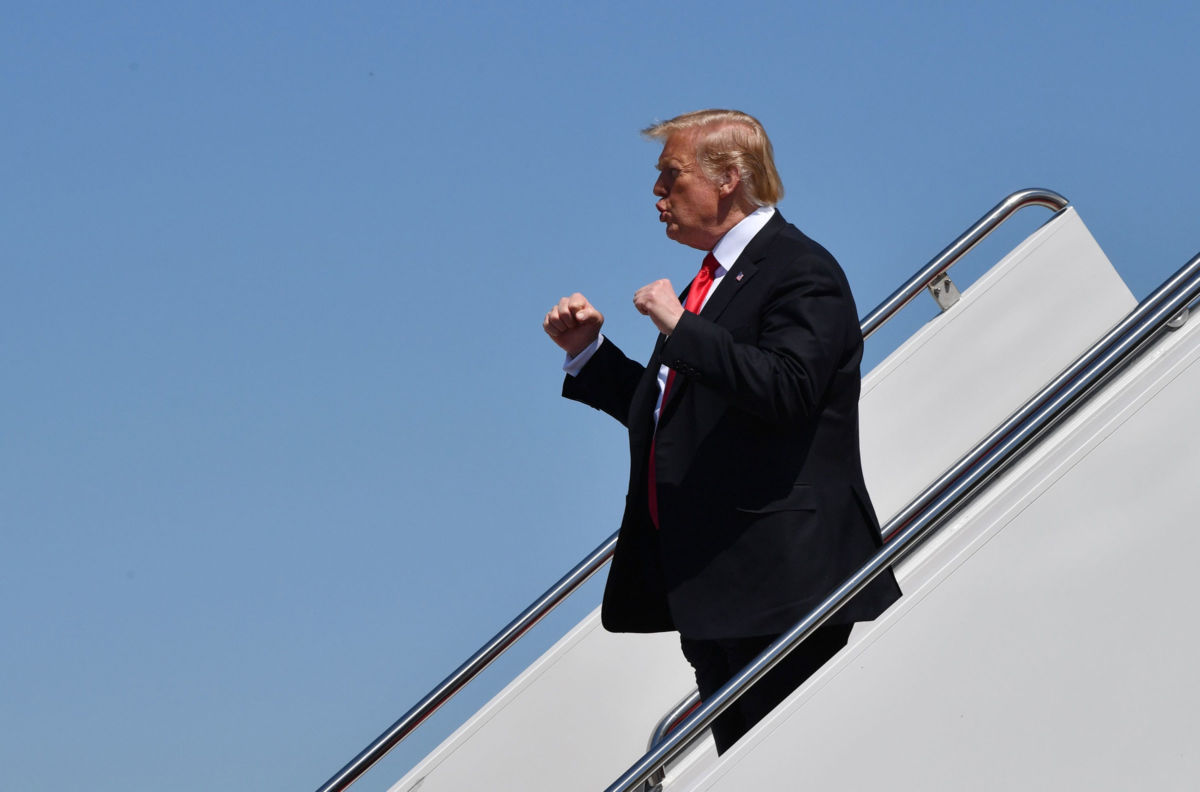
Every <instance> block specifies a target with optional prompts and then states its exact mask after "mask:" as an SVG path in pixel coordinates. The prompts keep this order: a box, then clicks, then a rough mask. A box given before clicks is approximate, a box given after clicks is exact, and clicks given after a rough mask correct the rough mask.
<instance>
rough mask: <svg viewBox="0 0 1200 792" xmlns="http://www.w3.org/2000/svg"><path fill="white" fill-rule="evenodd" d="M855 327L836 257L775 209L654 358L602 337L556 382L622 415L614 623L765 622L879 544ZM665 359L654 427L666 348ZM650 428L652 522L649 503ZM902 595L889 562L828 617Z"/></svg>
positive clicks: (775, 627) (679, 626)
mask: <svg viewBox="0 0 1200 792" xmlns="http://www.w3.org/2000/svg"><path fill="white" fill-rule="evenodd" d="M861 358H862V334H861V332H860V331H859V322H858V316H857V311H856V309H855V306H854V299H853V298H852V296H851V294H850V287H849V285H848V284H847V282H846V277H845V274H844V273H843V272H842V270H841V268H840V267H839V266H838V264H837V262H836V261H835V260H834V258H833V257H832V256H831V255H830V254H829V253H828V252H827V251H826V250H825V249H824V248H822V247H821V246H820V245H818V244H817V243H816V242H814V241H812V240H811V239H809V238H808V237H806V236H805V235H804V234H802V233H801V232H800V231H799V230H798V229H797V228H796V227H795V226H793V225H791V224H789V223H787V222H786V221H784V220H783V218H782V217H781V216H780V215H779V213H778V212H776V213H775V215H774V216H773V217H772V218H771V220H770V221H769V222H768V223H767V225H766V227H764V228H763V230H762V231H760V232H759V233H758V234H757V235H756V236H755V237H754V239H752V240H751V242H750V244H749V245H748V246H747V247H746V249H745V250H744V251H743V253H742V255H741V256H740V257H739V258H738V260H737V261H736V262H734V264H733V265H732V266H731V267H729V268H728V272H727V274H726V276H725V278H724V279H723V280H722V281H721V283H720V285H719V286H718V287H717V288H716V290H715V291H714V292H713V294H712V296H711V297H710V298H709V301H708V304H707V305H705V306H704V309H703V310H702V311H701V312H700V314H699V315H696V314H692V313H684V315H683V317H682V318H681V319H680V320H679V324H678V326H677V327H676V328H675V331H674V332H673V333H672V334H671V335H670V337H669V338H667V337H663V336H659V339H658V342H657V344H656V345H655V347H654V353H653V354H652V355H651V357H650V362H649V364H648V365H642V364H641V363H638V362H636V361H633V360H630V359H629V358H627V357H626V356H625V355H624V354H623V353H622V352H621V351H620V350H619V349H618V348H617V347H616V346H615V345H614V344H612V343H611V341H609V340H608V339H605V341H604V343H603V344H601V346H600V348H599V349H598V350H597V351H596V354H595V356H594V357H593V358H592V359H591V360H590V361H589V362H588V363H587V365H585V366H584V367H583V370H582V371H581V372H580V373H579V375H578V376H576V377H571V376H568V377H567V378H566V382H565V383H564V386H563V395H564V396H566V397H567V398H570V399H575V400H577V401H581V402H583V403H585V404H588V405H591V406H592V407H595V408H597V409H600V410H603V411H605V412H607V413H608V414H610V415H612V416H613V417H614V418H616V419H617V420H619V421H621V423H623V424H624V425H625V426H626V427H628V429H629V450H630V459H631V464H630V475H629V493H628V495H627V498H626V504H625V514H624V517H623V519H622V522H621V531H620V536H619V538H618V540H617V548H616V553H615V555H614V557H613V562H612V569H611V570H610V571H609V576H608V583H607V586H606V588H605V592H604V606H603V614H602V615H603V622H604V625H605V627H606V628H608V629H609V630H613V631H619V632H658V631H662V630H672V629H675V630H679V631H680V632H681V633H682V634H683V635H685V636H687V637H688V638H694V639H715V638H735V637H747V636H754V635H774V634H778V633H781V632H783V631H784V630H786V629H788V628H790V627H791V626H792V625H793V624H795V623H796V622H797V621H799V620H800V619H801V618H803V617H804V616H805V615H806V614H807V613H808V612H809V611H810V610H811V609H812V608H813V607H814V606H815V605H816V604H817V603H819V602H820V601H821V600H822V599H823V598H824V597H825V596H827V595H828V594H829V593H830V592H831V591H832V590H833V589H834V588H835V587H836V586H837V585H838V584H840V583H841V582H842V581H843V580H845V579H846V578H847V577H849V576H850V575H851V574H852V573H853V572H854V571H855V570H856V569H857V568H858V567H859V566H861V564H862V563H863V562H864V561H865V560H866V559H867V558H868V557H869V556H870V555H871V554H872V553H873V552H874V550H875V549H876V548H878V547H879V546H880V544H881V542H880V537H879V525H878V522H877V521H876V518H875V513H874V510H873V508H872V506H871V502H870V499H869V498H868V496H867V491H866V486H865V484H864V483H863V475H862V465H861V462H860V459H859V447H858V397H859V388H860V374H859V362H860V360H861ZM662 363H666V364H667V365H668V366H670V367H671V368H672V369H674V370H675V372H676V376H675V378H674V382H673V384H672V386H671V392H670V394H669V395H668V398H667V402H666V404H664V405H663V408H662V412H661V415H660V417H659V422H658V428H657V435H656V434H655V427H654V418H653V410H654V406H655V403H656V402H657V399H658V387H657V382H656V376H657V372H658V369H659V366H660V364H662ZM652 439H654V440H655V442H654V447H655V453H656V457H655V459H656V470H655V472H656V476H657V480H658V509H659V524H660V526H661V530H656V529H655V528H654V526H653V524H652V523H651V521H650V515H649V510H648V506H647V498H646V492H647V483H646V482H647V458H648V454H649V451H650V447H651V440H652ZM898 596H899V588H898V587H897V586H896V582H895V579H894V578H893V577H892V576H891V573H890V572H888V573H887V574H886V575H885V576H882V577H880V578H877V579H876V580H875V581H874V582H873V583H872V584H871V585H870V586H868V587H867V588H866V589H864V590H863V591H862V592H861V593H860V594H859V595H858V596H857V597H855V599H854V601H853V602H851V603H850V605H849V606H848V607H846V608H844V609H843V610H842V611H841V613H840V615H838V616H837V617H835V619H834V621H836V622H843V623H844V622H850V621H862V620H867V619H873V618H875V616H877V615H878V614H879V613H881V612H882V611H883V610H884V609H885V608H886V607H887V606H888V605H890V604H891V603H892V602H893V601H894V600H895V599H896V598H897V597H898Z"/></svg>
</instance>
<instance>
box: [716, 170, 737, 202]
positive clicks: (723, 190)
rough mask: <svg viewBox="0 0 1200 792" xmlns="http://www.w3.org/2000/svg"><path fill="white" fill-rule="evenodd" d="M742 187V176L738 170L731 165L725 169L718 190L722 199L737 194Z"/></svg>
mask: <svg viewBox="0 0 1200 792" xmlns="http://www.w3.org/2000/svg"><path fill="white" fill-rule="evenodd" d="M741 186H742V174H741V173H740V172H738V169H737V168H736V167H735V166H733V165H730V166H729V167H728V168H726V169H725V172H724V173H723V174H721V184H720V185H719V186H718V188H717V189H718V190H719V195H720V196H721V197H722V198H728V197H729V196H731V195H734V194H736V193H737V191H738V188H740V187H741Z"/></svg>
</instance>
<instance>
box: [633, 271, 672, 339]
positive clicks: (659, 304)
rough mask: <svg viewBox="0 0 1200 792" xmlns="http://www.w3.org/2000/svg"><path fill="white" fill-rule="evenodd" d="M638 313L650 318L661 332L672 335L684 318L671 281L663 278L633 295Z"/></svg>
mask: <svg viewBox="0 0 1200 792" xmlns="http://www.w3.org/2000/svg"><path fill="white" fill-rule="evenodd" d="M633 306H634V307H635V308H637V309H638V313H641V314H644V315H645V316H649V317H650V319H651V320H652V321H653V322H654V326H655V327H657V328H658V329H659V332H661V333H666V334H667V335H670V334H671V333H672V332H674V330H675V325H677V324H679V317H681V316H683V305H682V304H680V302H679V298H678V297H677V296H676V295H675V289H674V288H672V286H671V281H669V280H667V279H666V278H661V279H659V280H656V281H654V282H653V283H650V284H647V285H645V286H643V287H642V288H640V289H638V290H637V292H636V293H634V295H633Z"/></svg>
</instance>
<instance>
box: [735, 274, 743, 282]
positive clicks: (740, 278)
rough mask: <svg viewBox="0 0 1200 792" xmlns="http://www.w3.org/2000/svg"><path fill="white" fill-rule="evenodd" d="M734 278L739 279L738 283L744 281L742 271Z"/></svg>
mask: <svg viewBox="0 0 1200 792" xmlns="http://www.w3.org/2000/svg"><path fill="white" fill-rule="evenodd" d="M734 280H735V281H737V282H738V283H741V282H742V273H740V272H739V273H738V274H737V276H736V277H735V278H734Z"/></svg>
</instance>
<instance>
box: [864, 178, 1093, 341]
mask: <svg viewBox="0 0 1200 792" xmlns="http://www.w3.org/2000/svg"><path fill="white" fill-rule="evenodd" d="M1069 205H1070V201H1068V200H1067V199H1066V198H1064V197H1063V196H1061V195H1059V194H1058V193H1056V192H1054V191H1053V190H1042V189H1038V188H1032V189H1028V190H1018V191H1017V192H1015V193H1013V194H1012V195H1010V196H1008V197H1007V198H1005V199H1004V200H1003V201H1001V202H1000V203H998V204H996V205H995V206H994V207H992V210H991V211H990V212H988V213H987V214H985V215H984V216H983V217H981V218H979V220H978V221H976V223H975V225H973V226H971V227H970V228H968V229H967V230H966V231H964V232H963V233H962V235H961V236H959V238H958V239H956V240H954V241H953V242H951V243H950V244H949V245H947V246H946V249H945V250H943V251H942V252H941V253H938V254H937V255H936V256H934V257H933V259H932V260H930V262H929V263H928V264H926V265H925V266H924V267H923V268H922V269H920V270H919V271H918V272H917V273H916V274H915V275H913V276H912V277H911V278H909V279H908V281H907V282H906V283H905V284H904V285H903V286H901V287H900V288H899V289H896V291H894V292H892V294H891V296H890V297H888V298H887V299H886V300H884V301H883V302H881V303H880V304H879V307H878V308H876V309H875V310H873V311H871V313H869V314H867V315H866V317H865V318H864V319H863V320H862V334H863V338H869V337H870V336H871V335H872V334H874V332H875V331H876V330H878V329H879V328H880V327H882V326H883V325H884V323H885V322H887V321H888V320H889V319H891V318H892V317H893V316H895V315H896V312H897V311H899V310H900V309H901V308H903V307H904V306H906V305H908V304H909V303H910V302H912V301H913V299H914V298H915V297H916V296H917V295H918V294H920V293H921V292H922V291H923V290H924V289H926V288H928V287H929V286H930V285H931V284H933V282H934V281H936V280H937V279H938V278H940V277H942V275H943V274H944V273H945V272H946V270H948V269H950V267H951V265H953V264H954V262H956V261H958V260H959V259H960V258H962V257H963V256H964V255H966V253H967V251H969V250H970V249H971V248H973V247H975V246H976V245H978V244H979V243H980V242H981V241H983V239H984V238H985V237H986V236H987V235H988V234H990V233H992V232H993V231H995V230H996V227H997V226H999V225H1000V224H1001V223H1003V222H1004V221H1005V220H1007V219H1008V218H1010V217H1012V215H1013V213H1014V212H1016V211H1017V210H1018V209H1021V208H1023V207H1026V206H1045V207H1046V208H1048V209H1053V210H1054V211H1055V212H1061V211H1062V210H1063V209H1066V208H1067V206H1069Z"/></svg>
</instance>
